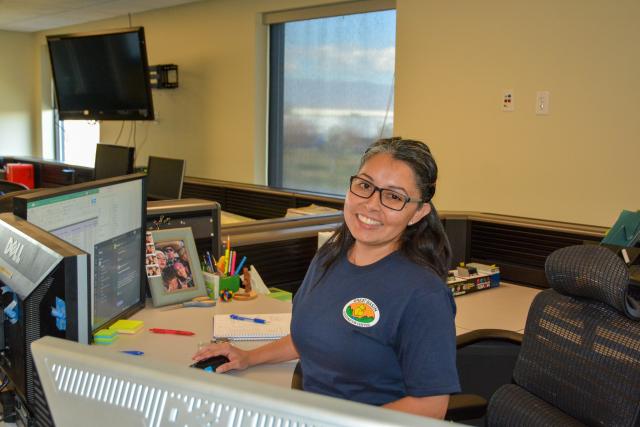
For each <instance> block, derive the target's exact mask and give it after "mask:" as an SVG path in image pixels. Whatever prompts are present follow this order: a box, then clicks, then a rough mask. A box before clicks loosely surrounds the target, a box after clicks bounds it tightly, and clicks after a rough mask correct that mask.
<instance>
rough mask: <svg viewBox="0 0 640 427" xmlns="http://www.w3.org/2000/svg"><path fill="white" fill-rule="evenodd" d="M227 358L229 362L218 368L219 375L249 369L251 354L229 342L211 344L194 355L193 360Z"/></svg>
mask: <svg viewBox="0 0 640 427" xmlns="http://www.w3.org/2000/svg"><path fill="white" fill-rule="evenodd" d="M220 355H222V356H226V357H227V359H229V362H227V363H225V364H222V365H220V366H218V368H217V369H216V372H217V373H223V372H227V371H230V370H232V369H236V370H239V371H241V370H243V369H247V368H248V367H249V352H248V351H245V350H240V349H239V348H237V347H234V346H232V345H231V344H229V343H228V342H225V343H221V344H209V345H207V346H205V347H202V348H201V349H200V350H198V351H197V352H196V354H194V355H193V357H192V359H193V360H195V361H196V362H198V361H200V360H203V359H207V358H209V357H213V356H220Z"/></svg>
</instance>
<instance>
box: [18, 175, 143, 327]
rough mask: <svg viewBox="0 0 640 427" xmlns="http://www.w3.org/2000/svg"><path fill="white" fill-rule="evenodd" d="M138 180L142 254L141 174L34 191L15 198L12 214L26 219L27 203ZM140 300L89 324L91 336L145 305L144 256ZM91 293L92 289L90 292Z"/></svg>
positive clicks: (141, 260) (141, 249) (141, 263)
mask: <svg viewBox="0 0 640 427" xmlns="http://www.w3.org/2000/svg"><path fill="white" fill-rule="evenodd" d="M135 180H140V181H141V182H142V186H141V192H142V194H141V197H142V206H141V212H140V231H141V239H140V253H141V254H144V252H145V238H144V236H145V232H146V229H147V221H146V219H147V191H146V181H147V176H146V175H145V174H143V173H135V174H130V175H123V176H118V177H113V178H105V179H100V180H96V181H88V182H83V183H80V184H72V185H67V186H65V187H56V188H45V189H41V190H35V191H34V192H32V193H27V194H23V195H20V196H16V197H15V198H14V202H13V213H14V215H16V216H19V217H20V218H23V219H25V220H26V219H27V204H28V203H29V202H35V201H38V200H42V199H46V198H49V197H57V196H62V195H65V194H71V193H76V192H78V191H83V190H89V189H92V188H99V187H106V186H109V185H115V184H121V183H125V182H130V181H135ZM90 263H93V260H90ZM139 268H140V272H141V275H140V299H139V301H138V303H136V304H134V305H132V306H131V307H129V308H128V309H127V310H125V311H123V312H122V313H120V315H119V316H117V317H115V318H113V319H110V320H109V321H108V322H107V323H104V324H102V325H99V326H98V327H96V328H94V327H93V324H91V325H90V326H91V331H92V335H93V334H95V333H96V332H97V331H98V330H100V329H104V328H108V327H109V326H110V325H112V324H113V323H115V322H116V321H117V320H119V319H126V318H128V317H130V316H132V315H133V314H135V313H137V312H138V311H140V310H142V309H143V308H144V307H145V304H146V287H147V275H146V273H145V271H146V270H145V258H144V256H141V257H140V265H139ZM91 274H93V270H91ZM90 291H91V292H93V289H91V290H90ZM89 312H90V323H91V316H93V306H91V307H90V311H89Z"/></svg>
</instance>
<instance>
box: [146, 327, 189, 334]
mask: <svg viewBox="0 0 640 427" xmlns="http://www.w3.org/2000/svg"><path fill="white" fill-rule="evenodd" d="M149 330H150V331H151V332H153V333H154V334H173V335H195V333H194V332H191V331H179V330H177V329H160V328H149Z"/></svg>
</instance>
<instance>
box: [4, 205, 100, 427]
mask: <svg viewBox="0 0 640 427" xmlns="http://www.w3.org/2000/svg"><path fill="white" fill-rule="evenodd" d="M0 286H1V287H2V296H1V300H2V307H1V309H2V311H1V312H0V318H1V319H2V327H0V348H1V352H0V369H1V370H2V371H4V373H5V374H6V375H7V376H8V378H9V380H10V381H11V383H12V384H13V388H14V389H15V393H16V396H15V397H16V409H17V415H18V418H19V419H22V421H23V423H24V424H26V425H31V424H29V421H28V420H33V419H35V420H36V424H37V425H49V424H50V415H49V411H48V407H47V402H46V400H45V398H44V394H43V392H42V390H41V388H40V387H39V380H38V378H37V372H36V370H35V366H34V363H33V358H32V355H31V349H30V346H31V343H32V342H33V341H35V340H37V339H39V338H41V337H43V336H55V337H58V338H64V339H69V340H73V341H78V342H80V343H89V342H90V339H91V318H90V316H91V298H90V294H89V288H90V281H89V255H88V254H87V253H86V252H84V251H82V250H80V249H78V248H76V247H75V246H72V245H70V244H68V243H66V242H64V241H63V240H61V239H59V238H57V237H56V236H54V235H52V234H50V233H48V232H46V231H44V230H42V229H40V228H38V227H36V226H35V225H33V224H31V223H29V222H27V221H25V220H23V219H21V218H19V217H17V216H14V215H13V214H10V213H3V214H0Z"/></svg>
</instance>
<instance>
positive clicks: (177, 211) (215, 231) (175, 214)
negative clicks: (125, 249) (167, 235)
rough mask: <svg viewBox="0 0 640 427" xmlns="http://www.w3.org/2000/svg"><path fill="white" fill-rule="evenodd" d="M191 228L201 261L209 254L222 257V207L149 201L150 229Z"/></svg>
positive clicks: (210, 203) (196, 201) (206, 202)
mask: <svg viewBox="0 0 640 427" xmlns="http://www.w3.org/2000/svg"><path fill="white" fill-rule="evenodd" d="M181 227H191V230H192V231H193V238H194V240H195V241H196V247H197V249H198V255H199V256H200V259H202V256H203V255H205V254H206V252H207V251H209V252H210V253H211V256H212V257H215V258H216V259H218V258H219V257H220V255H221V238H220V204H219V203H218V202H214V201H211V200H202V199H180V200H156V201H150V202H147V229H148V230H163V229H167V228H181Z"/></svg>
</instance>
